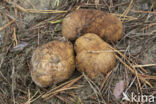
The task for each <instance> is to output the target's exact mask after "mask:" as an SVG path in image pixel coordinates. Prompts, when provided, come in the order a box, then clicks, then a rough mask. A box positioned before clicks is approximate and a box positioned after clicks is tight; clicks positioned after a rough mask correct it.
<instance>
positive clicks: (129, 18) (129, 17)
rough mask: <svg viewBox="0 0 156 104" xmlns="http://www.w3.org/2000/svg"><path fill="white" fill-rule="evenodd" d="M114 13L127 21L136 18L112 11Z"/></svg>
mask: <svg viewBox="0 0 156 104" xmlns="http://www.w3.org/2000/svg"><path fill="white" fill-rule="evenodd" d="M113 14H114V15H116V16H118V17H119V18H120V19H121V20H122V21H123V20H127V21H132V20H137V19H138V18H136V17H132V16H123V14H116V13H113Z"/></svg>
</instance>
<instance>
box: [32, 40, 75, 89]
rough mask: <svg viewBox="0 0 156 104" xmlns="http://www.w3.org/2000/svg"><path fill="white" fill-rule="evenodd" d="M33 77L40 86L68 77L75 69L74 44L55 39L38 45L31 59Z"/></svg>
mask: <svg viewBox="0 0 156 104" xmlns="http://www.w3.org/2000/svg"><path fill="white" fill-rule="evenodd" d="M31 66H32V69H31V77H32V79H33V81H34V82H35V83H36V84H37V85H38V86H40V87H47V86H50V85H52V84H56V83H58V82H62V81H64V80H66V79H68V78H69V77H70V76H71V75H72V73H73V72H74V70H75V59H74V50H73V45H72V44H71V43H70V42H68V41H59V40H55V41H52V42H49V43H47V44H44V45H42V46H40V47H38V48H37V49H36V50H35V51H34V53H33V55H32V59H31Z"/></svg>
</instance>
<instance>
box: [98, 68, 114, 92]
mask: <svg viewBox="0 0 156 104" xmlns="http://www.w3.org/2000/svg"><path fill="white" fill-rule="evenodd" d="M111 73H112V71H110V72H109V73H108V74H107V76H106V77H105V79H104V80H103V82H102V84H101V86H100V91H101V90H102V89H103V86H104V85H105V83H106V81H107V79H108V77H109V76H110V75H111Z"/></svg>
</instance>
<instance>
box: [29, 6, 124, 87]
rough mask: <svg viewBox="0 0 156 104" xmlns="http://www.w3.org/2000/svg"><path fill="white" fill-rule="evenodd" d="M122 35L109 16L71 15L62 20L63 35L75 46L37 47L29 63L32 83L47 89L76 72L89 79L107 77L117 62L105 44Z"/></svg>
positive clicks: (86, 11)
mask: <svg viewBox="0 0 156 104" xmlns="http://www.w3.org/2000/svg"><path fill="white" fill-rule="evenodd" d="M122 31H123V27H122V22H121V21H120V20H119V19H118V18H117V17H116V16H114V15H112V14H109V13H105V12H103V11H100V10H89V9H80V10H76V11H74V12H71V13H70V14H68V15H67V16H66V17H65V19H64V20H63V23H62V35H63V36H64V37H65V38H67V39H68V40H70V41H74V45H73V44H72V43H71V42H70V41H60V40H54V41H52V42H49V43H47V44H44V45H42V46H40V47H38V48H37V49H36V50H35V51H34V53H33V55H32V59H31V77H32V80H33V81H34V82H35V83H36V84H37V85H38V86H40V87H47V86H50V85H52V84H56V83H59V82H62V81H64V80H67V79H68V78H70V77H71V75H72V74H73V72H74V70H75V68H76V69H77V70H78V71H80V72H84V73H85V74H86V75H87V76H88V77H89V78H96V76H97V75H99V74H106V73H107V72H109V71H110V70H112V69H113V67H114V66H115V65H116V59H115V53H114V52H113V50H112V49H111V48H110V45H109V44H108V43H106V42H105V41H104V40H107V41H110V42H115V41H117V40H119V39H120V38H121V37H122ZM74 51H75V53H76V56H75V54H74Z"/></svg>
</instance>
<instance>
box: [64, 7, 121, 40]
mask: <svg viewBox="0 0 156 104" xmlns="http://www.w3.org/2000/svg"><path fill="white" fill-rule="evenodd" d="M122 31H123V27H122V22H121V21H120V20H119V19H118V18H117V17H116V16H115V15H113V14H110V13H105V12H103V11H100V10H89V9H80V10H76V11H73V12H71V13H70V14H68V15H67V16H66V17H65V18H64V20H63V23H62V35H63V36H64V37H66V38H68V39H69V40H75V39H76V38H77V37H79V36H81V35H83V34H85V33H95V34H97V35H99V36H100V37H101V38H104V39H106V40H108V41H112V42H114V41H117V40H119V39H120V38H121V37H122Z"/></svg>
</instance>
